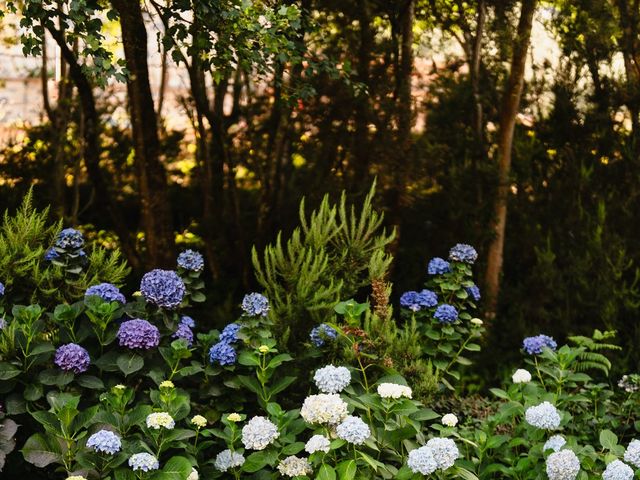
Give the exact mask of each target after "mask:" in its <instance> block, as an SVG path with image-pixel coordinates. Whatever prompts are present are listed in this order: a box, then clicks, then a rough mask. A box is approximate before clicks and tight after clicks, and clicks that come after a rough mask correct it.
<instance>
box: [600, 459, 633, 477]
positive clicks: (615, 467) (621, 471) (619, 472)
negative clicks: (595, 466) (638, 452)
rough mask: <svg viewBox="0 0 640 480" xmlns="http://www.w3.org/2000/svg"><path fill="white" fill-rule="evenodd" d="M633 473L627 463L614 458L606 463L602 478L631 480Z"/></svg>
mask: <svg viewBox="0 0 640 480" xmlns="http://www.w3.org/2000/svg"><path fill="white" fill-rule="evenodd" d="M633 475H634V472H633V469H632V468H631V467H630V466H629V465H627V464H626V463H624V462H621V461H620V460H614V461H613V462H611V463H610V464H609V465H607V468H606V469H605V470H604V473H603V474H602V480H632V479H633Z"/></svg>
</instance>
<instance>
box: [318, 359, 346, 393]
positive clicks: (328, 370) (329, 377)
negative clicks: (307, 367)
mask: <svg viewBox="0 0 640 480" xmlns="http://www.w3.org/2000/svg"><path fill="white" fill-rule="evenodd" d="M313 381H314V382H315V383H316V386H317V387H318V389H319V390H320V391H321V392H322V393H340V392H341V391H342V390H344V389H345V388H347V386H349V384H350V383H351V372H349V369H348V368H346V367H334V366H333V365H327V366H326V367H322V368H319V369H318V370H316V373H315V375H314V376H313Z"/></svg>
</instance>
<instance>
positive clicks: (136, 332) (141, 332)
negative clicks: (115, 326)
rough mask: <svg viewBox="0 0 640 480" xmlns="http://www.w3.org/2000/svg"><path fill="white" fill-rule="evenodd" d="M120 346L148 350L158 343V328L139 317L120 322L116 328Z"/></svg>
mask: <svg viewBox="0 0 640 480" xmlns="http://www.w3.org/2000/svg"><path fill="white" fill-rule="evenodd" d="M118 340H119V341H120V346H121V347H127V348H141V349H144V350H149V349H150V348H155V347H157V346H158V344H159V343H160V330H158V328H157V327H155V326H154V325H151V324H150V323H149V322H147V321H146V320H141V319H139V318H136V319H133V320H128V321H126V322H122V324H121V325H120V329H119V330H118Z"/></svg>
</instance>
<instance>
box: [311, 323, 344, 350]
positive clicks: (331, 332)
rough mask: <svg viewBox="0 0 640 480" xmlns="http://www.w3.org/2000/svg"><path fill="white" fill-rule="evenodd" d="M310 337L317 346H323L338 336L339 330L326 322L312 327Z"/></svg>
mask: <svg viewBox="0 0 640 480" xmlns="http://www.w3.org/2000/svg"><path fill="white" fill-rule="evenodd" d="M309 338H310V339H311V342H312V343H313V344H314V345H315V346H316V347H322V346H323V345H324V344H325V343H326V342H327V341H332V340H335V339H336V338H338V332H336V331H335V329H333V328H331V327H330V326H329V325H327V324H326V323H321V324H320V325H318V326H317V327H313V328H312V329H311V333H310V334H309Z"/></svg>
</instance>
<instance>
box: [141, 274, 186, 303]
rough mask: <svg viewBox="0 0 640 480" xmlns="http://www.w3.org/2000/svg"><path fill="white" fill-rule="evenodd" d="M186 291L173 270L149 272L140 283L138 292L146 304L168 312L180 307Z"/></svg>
mask: <svg viewBox="0 0 640 480" xmlns="http://www.w3.org/2000/svg"><path fill="white" fill-rule="evenodd" d="M186 291H187V290H186V288H185V286H184V283H183V282H182V279H181V278H180V277H179V276H178V274H177V273H176V272H174V271H173V270H160V269H155V270H151V271H150V272H148V273H145V274H144V277H142V281H141V282H140V292H141V293H142V295H143V296H144V298H145V300H146V301H147V302H149V303H152V304H154V305H157V306H158V307H162V308H168V309H170V310H172V309H175V308H178V307H179V306H180V304H181V303H182V299H183V298H184V295H185V293H186Z"/></svg>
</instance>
